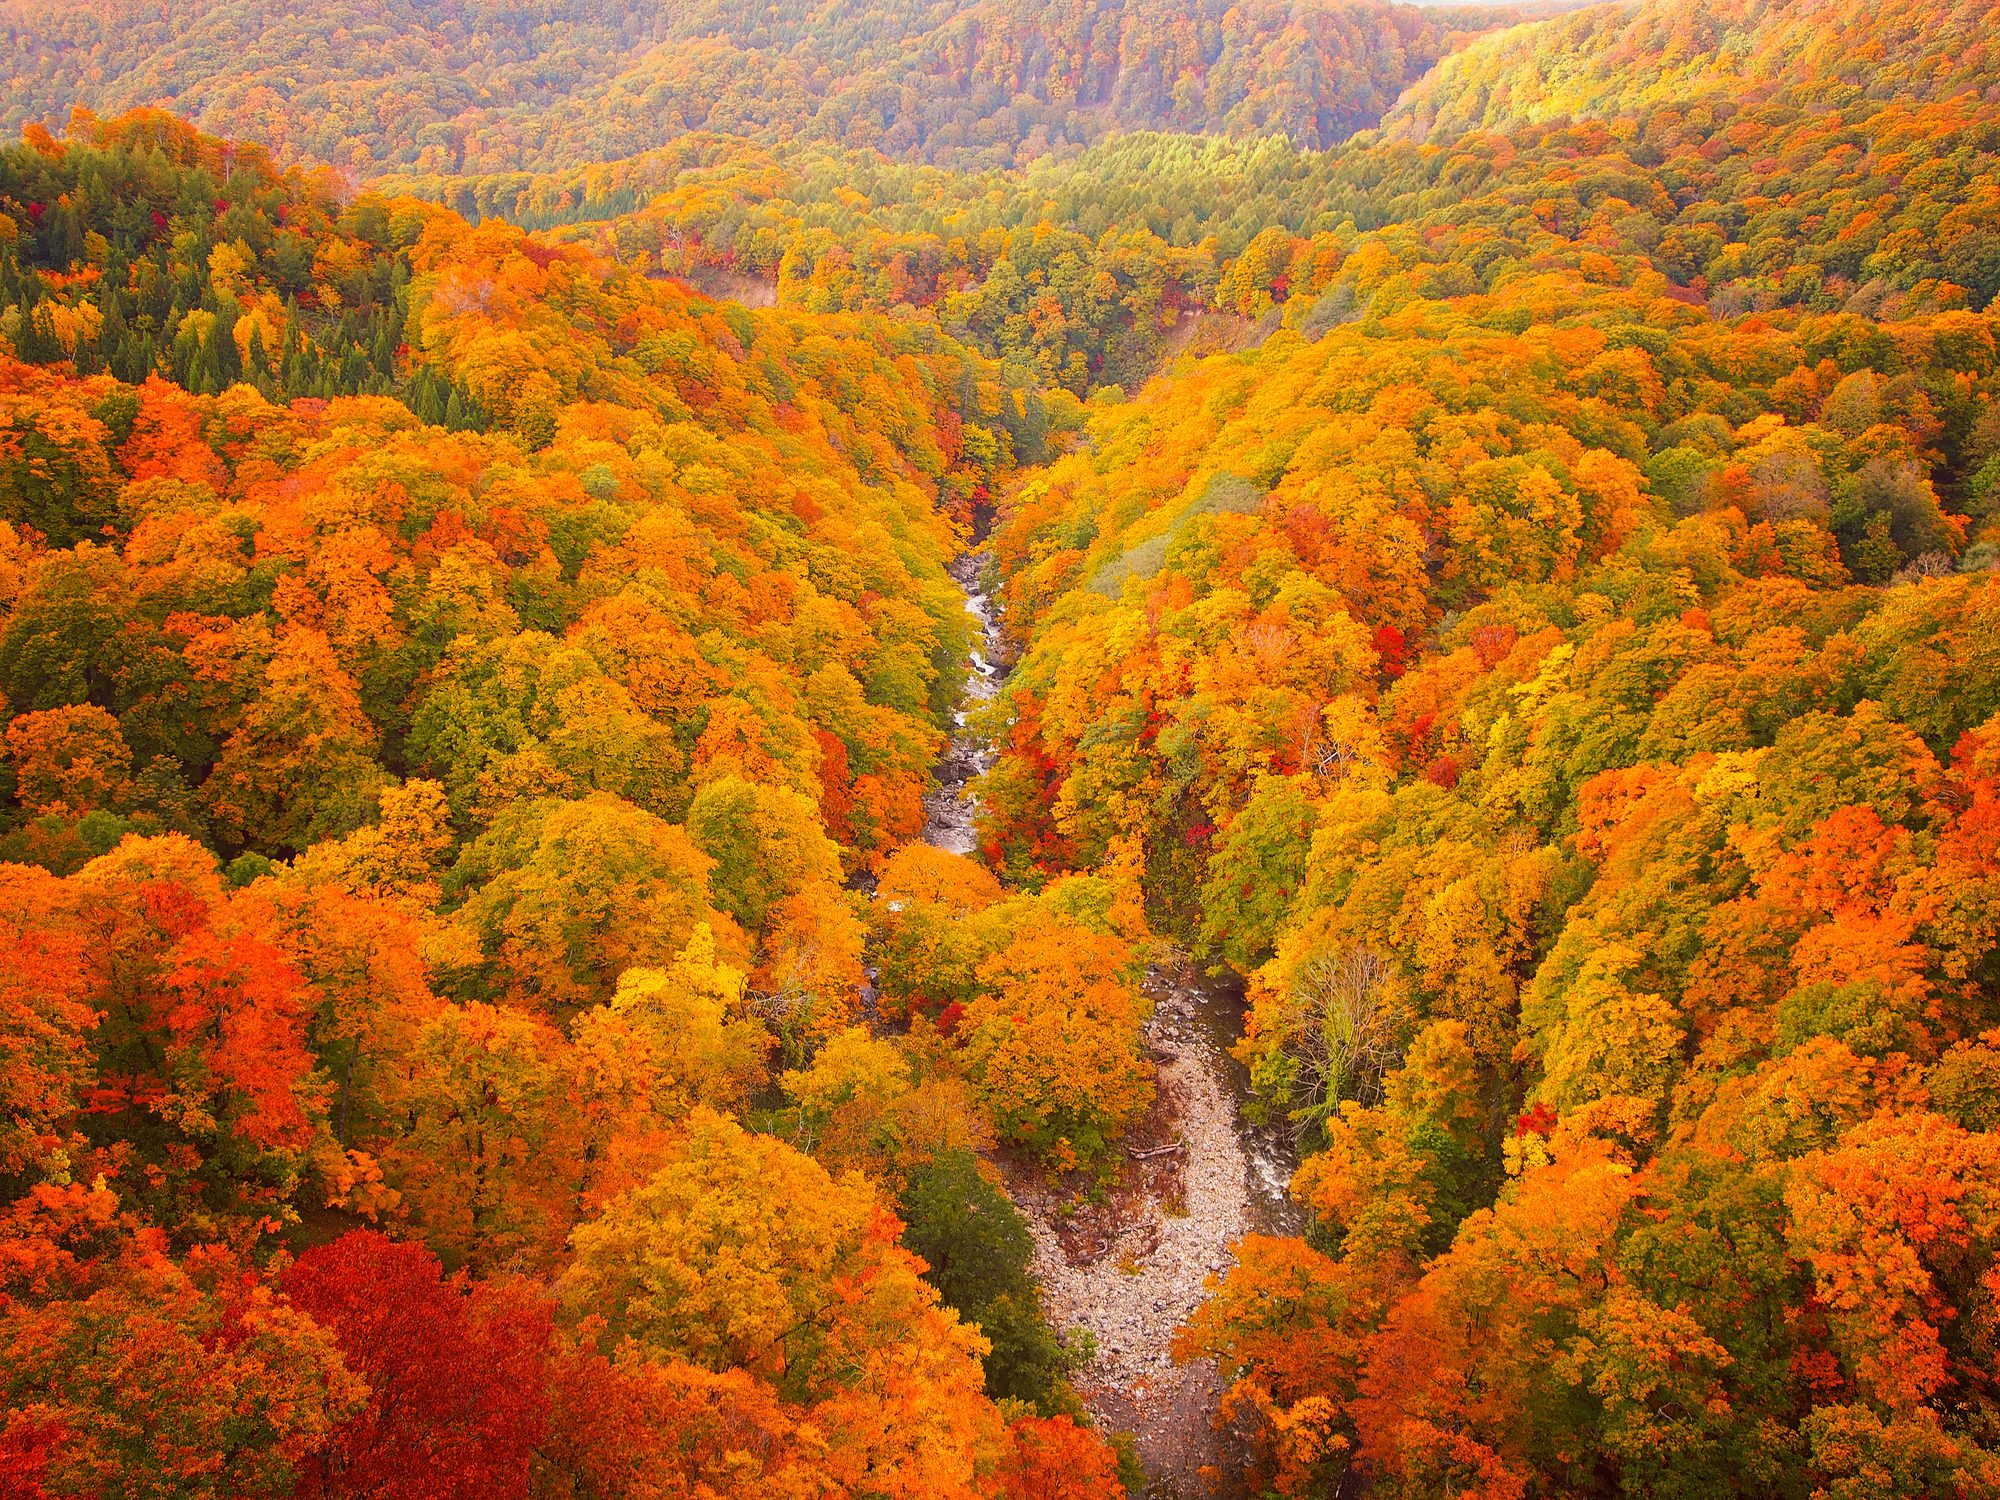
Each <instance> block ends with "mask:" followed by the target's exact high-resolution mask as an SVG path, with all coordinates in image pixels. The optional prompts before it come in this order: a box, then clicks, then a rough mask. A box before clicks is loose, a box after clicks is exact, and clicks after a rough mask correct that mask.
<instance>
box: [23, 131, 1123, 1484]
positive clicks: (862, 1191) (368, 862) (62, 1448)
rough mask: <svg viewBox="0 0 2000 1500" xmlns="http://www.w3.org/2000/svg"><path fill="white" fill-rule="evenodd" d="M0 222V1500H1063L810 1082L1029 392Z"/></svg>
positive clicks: (510, 256)
mask: <svg viewBox="0 0 2000 1500" xmlns="http://www.w3.org/2000/svg"><path fill="white" fill-rule="evenodd" d="M0 183H4V187H0V201H4V202H5V205H6V213H7V217H6V219H5V220H4V221H0V225H4V230H5V244H4V247H0V255H4V257H5V258H4V261H0V267H4V273H5V286H6V288H7V291H8V295H9V298H10V304H9V306H8V308H7V310H6V313H5V319H6V321H5V324H4V327H5V331H6V333H7V336H8V338H9V339H10V341H11V342H12V343H13V345H14V357H10V358H7V359H6V360H5V361H4V362H0V413H4V415H0V433H4V437H0V508H3V509H0V513H4V518H5V519H4V522H0V599H4V607H5V623H4V627H3V628H0V692H4V694H5V702H6V706H7V715H8V723H7V727H6V733H5V760H4V766H5V769H4V773H0V774H4V776H5V784H6V788H7V793H8V798H9V815H8V817H7V820H6V830H5V833H4V843H0V858H4V859H5V860H6V861H8V862H7V863H5V864H0V924H3V925H4V927H5V930H6V933H7V944H6V946H7V950H8V953H9V961H8V964H7V966H6V969H5V972H4V985H0V1047H4V1053H0V1056H4V1059H5V1070H4V1074H0V1100H4V1111H0V1176H3V1177H4V1180H5V1183H6V1186H7V1188H8V1190H9V1191H8V1194H7V1196H8V1201H9V1204H10V1208H9V1213H8V1218H7V1220H6V1227H5V1229H4V1231H0V1234H4V1239H5V1244H6V1246H7V1251H6V1255H5V1264H6V1269H5V1271H4V1272H0V1351H4V1352H0V1370H4V1372H5V1373H4V1375H0V1390H4V1392H5V1396H6V1401H7V1409H8V1415H7V1418H6V1423H5V1426H4V1429H0V1457H4V1466H5V1467H4V1472H6V1473H7V1475H8V1476H9V1483H10V1485H12V1486H14V1488H13V1490H12V1491H11V1492H13V1493H24V1494H31V1495H43V1494H49V1495H99V1494H109V1493H116V1494H150V1495H216V1496H224V1495H227V1496H245V1495H263V1494H290V1493H294V1492H295V1491H296V1492H297V1493H301V1494H315V1495H321V1494H328V1495H330V1494H343V1495H346V1494H352V1495H360V1494H385V1493H387V1494H399V1495H405V1494H406V1495H416V1494H424V1495H431V1494H454V1495H467V1496H471V1495H504V1494H520V1493H523V1492H524V1491H525V1488H526V1487H527V1486H528V1485H529V1484H530V1483H532V1484H533V1485H534V1487H535V1489H536V1492H537V1493H541V1494H551V1495H555V1494H561V1495H581V1494H596V1495H603V1494H641V1493H645V1494H689V1493H696V1492H699V1493H702V1494H714V1493H729V1494H740V1495H744V1496H764V1495H771V1494H779V1493H796V1494H801V1495H803V1494H823V1493H828V1492H829V1491H831V1490H841V1489H847V1490H851V1491H853V1492H857V1493H861V1492H865V1493H871V1494H891V1493H893V1494H911V1495H918V1494H922V1495H931V1494H939V1495H943V1494H968V1495H969V1494H973V1493H980V1494H992V1493H1005V1494H1010V1495H1013V1494H1019V1495H1023V1496H1027V1495H1037V1494H1042V1493H1045V1492H1046V1491H1045V1488H1044V1486H1045V1484H1046V1482H1047V1476H1048V1475H1050V1474H1054V1473H1060V1474H1063V1475H1066V1476H1078V1475H1080V1476H1081V1478H1080V1479H1078V1480H1076V1482H1078V1483H1082V1484H1084V1485H1085V1486H1086V1488H1087V1489H1088V1492H1089V1493H1091V1494H1093V1495H1096V1494H1102V1493H1107V1492H1108V1489H1107V1487H1109V1486H1111V1484H1112V1480H1111V1478H1110V1475H1111V1472H1112V1470H1111V1459H1110V1458H1109V1456H1108V1455H1107V1453H1106V1451H1105V1450H1104V1448H1103V1447H1102V1446H1101V1444H1100V1443H1099V1441H1098V1440H1097V1439H1096V1438H1095V1437H1092V1436H1088V1435H1086V1434H1085V1433H1084V1432H1083V1431H1082V1430H1081V1429H1079V1428H1077V1427H1076V1426H1075V1425H1074V1424H1073V1423H1072V1422H1071V1419H1070V1416H1069V1415H1068V1413H1070V1412H1072V1411H1074V1410H1075V1409H1076V1408H1075V1403H1074V1399H1073V1398H1072V1397H1070V1396H1069V1395H1068V1394H1067V1387H1066V1385H1065V1384H1064V1380H1063V1373H1064V1369H1065V1366H1066V1361H1067V1358H1068V1356H1067V1355H1066V1354H1065V1352H1064V1350H1063V1349H1062V1348H1061V1347H1060V1346H1059V1345H1057V1344H1056V1343H1055V1341H1054V1339H1053V1338H1052V1336H1051V1335H1050V1333H1049V1331H1048V1329H1047V1328H1046V1326H1045V1325H1044V1324H1043V1323H1042V1322H1041V1320H1040V1317H1039V1314H1038V1313H1037V1311H1036V1306H1035V1297H1034V1291H1033V1288H1032V1285H1031V1284H1030V1283H1028V1282H1027V1280H1026V1278H1025V1272H1024V1270H1023V1262H1024V1259H1025V1254H1026V1251H1025V1249H1024V1248H1022V1247H1020V1246H1017V1245H1016V1244H1015V1242H1014V1241H1012V1240H1009V1239H1007V1238H1005V1237H1004V1236H1003V1237H1002V1238H1001V1239H999V1240H998V1241H994V1242H992V1243H990V1244H986V1242H985V1241H981V1243H982V1244H984V1245H985V1246H986V1248H985V1250H984V1259H982V1260H980V1261H979V1262H978V1267H977V1270H976V1271H973V1272H961V1273H960V1274H958V1275H957V1276H956V1277H955V1278H953V1277H949V1276H947V1275H946V1274H945V1272H946V1270H947V1269H949V1267H950V1266H951V1259H950V1251H951V1248H952V1247H953V1246H954V1245H955V1244H957V1243H958V1241H959V1239H960V1238H962V1236H963V1229H962V1227H961V1226H962V1225H963V1223H964V1222H965V1219H966V1216H967V1215H968V1214H973V1213H982V1212H983V1213H984V1214H985V1215H986V1218H985V1219H984V1220H981V1221H980V1223H981V1224H982V1225H983V1224H985V1223H988V1222H994V1217H993V1216H994V1215H1000V1216H1001V1218H1000V1219H999V1220H998V1221H997V1222H998V1224H999V1226H1000V1228H1001V1229H1004V1228H1005V1227H1006V1224H1007V1223H1008V1222H1009V1220H1008V1219H1007V1218H1006V1217H1005V1216H1006V1215H1008V1214H1011V1210H1010V1209H1008V1208H1007V1206H1006V1204H1005V1200H1004V1199H1000V1198H998V1197H997V1195H996V1194H995V1192H994V1190H993V1189H992V1188H991V1187H990V1186H988V1185H987V1184H986V1183H985V1181H984V1180H983V1179H982V1178H981V1176H980V1175H979V1174H978V1172H977V1171H976V1170H974V1168H973V1161H974V1158H973V1157H972V1155H971V1153H972V1150H973V1149H974V1148H975V1147H977V1146H978V1145H980V1144H981V1143H982V1142H984V1141H986V1140H988V1139H990V1131H991V1127H990V1126H989V1124H988V1123H987V1115H986V1113H984V1112H983V1111H982V1109H981V1106H980V1101H978V1100H975V1098H974V1096H973V1094H972V1092H971V1091H970V1089H969V1087H968V1085H967V1083H966V1082H965V1081H964V1078H963V1076H962V1073H961V1071H960V1070H959V1069H958V1068H957V1067H955V1066H947V1065H945V1064H944V1062H943V1061H942V1059H941V1058H940V1057H939V1056H938V1055H936V1049H935V1043H934V1042H933V1043H924V1042H923V1041H922V1040H921V1038H919V1039H917V1040H914V1041H912V1042H911V1043H909V1044H908V1045H907V1046H905V1045H896V1044H892V1043H890V1042H888V1041H876V1040H874V1039H872V1038H871V1037H870V1036H869V1035H868V1033H867V1032H865V1031H863V1030H860V1029H857V1028H856V1026H855V1022H856V1021H857V1019H859V994H860V985H861V980H862V956H863V943H864V929H863V922H862V920H861V913H860V912H859V911H858V910H857V908H856V906H855V904H854V902H853V900H852V898H851V897H850V895H849V893H848V891H847V889H846V885H847V881H848V878H849V876H850V875H851V874H853V873H854V872H857V871H862V870H867V869H871V868H876V867H880V866H881V864H882V862H883V860H884V859H885V857H886V856H887V855H888V854H889V853H890V851H891V850H893V849H894V848H895V847H896V846H897V845H899V844H901V843H902V842H903V841H905V840H907V839H908V838H909V837H910V836H911V835H912V834H913V833H915V832H916V830H917V828H918V827H919V825H920V824H921V822H922V819H923V810H922V804H921V800H920V798H921V794H922V792H923V789H924V787H925V786H926V784H927V782H928V778H929V774H930V767H931V764H932V762H933V761H934V760H935V759H936V756H937V751H938V746H939V745H940V743H941V741H942V734H941V726H942V725H944V724H945V723H947V722H948V720H949V710H950V708H951V705H952V704H953V702H954V701H955V699H956V697H957V691H958V689H957V684H958V681H959V679H960V677H961V676H962V674H963V671H964V642H965V637H966V626H965V623H964V622H965V615H964V612H963V609H962V598H961V596H960V595H959V594H958V592H957V591H956V590H955V589H954V588H953V586H952V585H951V584H950V582H949V580H948V579H947V578H946V577H945V573H944V566H945V563H946V562H947V560H948V559H949V558H950V556H951V555H952V553H953V552H954V550H955V549H956V548H957V546H958V545H959V541H960V538H961V537H962V535H963V531H964V525H965V517H966V516H967V515H968V514H969V512H970V509H971V507H972V506H973V504H974V503H975V502H977V501H979V500H981V499H983V498H984V497H985V496H986V495H987V493H988V492H989V490H990V488H991V487H992V486H993V485H994V484H995V483H996V482H997V481H999V480H1000V479H1001V478H1002V477H1003V476H1004V475H1005V474H1006V473H1007V472H1008V471H1009V469H1010V468H1011V465H1012V457H1011V455H1012V453H1013V451H1014V443H1015V441H1016V439H1017V438H1025V437H1026V436H1027V428H1026V427H1024V426H1023V422H1024V420H1025V418H1024V416H1023V412H1024V401H1023V398H1022V393H1020V392H1017V391H1010V390H1007V389H1005V388H1003V387H1001V386H1000V385H999V384H998V383H997V382H996V380H995V378H994V372H993V371H992V370H991V369H990V367H988V366H987V365H985V364H984V363H983V362H982V361H980V360H979V359H978V358H977V357H976V356H973V355H971V354H968V353H966V352H965V351H963V350H962V349H960V348H958V347H957V346H955V345H954V344H952V343H951V342H950V341H948V340H946V339H944V338H942V337H940V336H938V335H937V334H935V333H934V332H930V331H926V330H924V329H922V328H915V327H910V326H907V325H895V324H890V323H886V322H883V321H880V320H869V319H827V318H818V319H812V320H809V321H808V320H805V319H803V318H801V317H800V316H799V315H794V314H791V313H784V312H778V313H766V314H751V313H748V312H746V311H744V310H743V309H742V308H740V307H725V306H719V305H716V304H713V303H708V302H704V301H701V300H700V299H696V298H692V297H689V296H687V295H686V294H684V293H682V292H680V291H679V290H678V289H675V288H671V287H661V286H659V285H657V284H653V283H648V282H645V281H643V280H640V279H638V278H636V277H633V276H631V275H629V274H627V273H625V272H622V271H620V270H619V269H618V268H616V267H614V266H610V265H607V264H605V263H603V262H600V261H596V260H593V259H592V258H590V257H589V256H587V255H585V254H583V253H582V252H578V251H563V250H554V249H549V248H546V247H543V246H540V245H537V244H535V243H534V242H532V241H530V240H528V239H527V238H526V237H525V236H524V235H523V234H522V233H521V232H520V231H519V230H516V229H512V228H509V227H506V226H488V227H484V228H473V227H472V226H470V225H467V224H466V223H465V222H464V221H462V220H460V219H458V218H456V217H455V216H453V215H451V214H449V213H447V212H444V211H441V210H437V209H434V208H429V207H426V206H424V205H420V204H416V203H414V202H411V201H408V200H403V201H384V200H380V199H373V198H363V199H360V200H356V201H351V202H335V201H334V200H332V199H330V198H328V197H326V196H325V194H324V193H323V191H321V190H320V189H319V188H318V187H316V186H314V185H313V184H312V183H311V182H308V181H307V180H305V179H303V178H299V177H296V176H291V177H287V176H280V175H278V174H276V173H274V172H272V171H271V170H270V169H269V168H268V167H267V166H265V165H264V163H263V161H262V158H261V157H260V156H259V155H258V154H257V153H256V152H255V151H253V150H250V149H247V148H246V149H239V148H236V147H232V146H227V145H225V144H223V143H221V142H218V141H214V140H210V139H207V138H204V137H200V136H197V135H195V134H193V133H192V132H191V131H190V130H189V129H188V128H187V127H185V126H182V125H179V124H177V123H175V122H173V121H171V120H169V119H167V118H166V117H164V116H160V115H146V116H135V117H132V118H130V119H126V120H124V121H121V122H119V123H117V124H115V125H107V126H103V127H96V128H93V129H91V130H89V131H87V132H86V133H84V134H83V135H82V136H80V137H77V138H72V139H70V140H67V141H60V142H59V141H54V140H51V139H49V138H48V137H46V136H45V135H44V136H38V137H33V138H31V139H30V141H29V142H28V143H27V144H26V145H24V146H21V147H18V148H13V149H12V150H10V151H9V152H8V153H6V155H5V158H4V162H3V163H0ZM24 360H32V361H35V362H34V363H24V362H23V361H24ZM399 397H400V398H401V399H398V398H399ZM1036 400H1037V401H1038V400H1039V398H1036ZM427 422H428V423H430V424H432V425H428V426H427V425H426V423H427ZM440 422H442V424H443V425H438V424H439V423H440ZM453 429H457V430H453ZM996 895H997V892H996ZM1023 904H1025V905H1026V906H1027V907H1028V908H1030V909H1037V910H1038V909H1039V908H1038V906H1037V903H1035V902H1033V901H1032V900H1028V901H1025V903H1022V902H1017V903H1016V906H1015V909H1014V915H1013V921H1014V922H1016V923H1018V922H1019V921H1020V920H1021V907H1022V905H1023ZM1037 920H1038V921H1039V922H1040V923H1041V926H1040V927H1039V928H1038V929H1037V930H1038V931H1041V932H1043V933H1054V934H1061V933H1063V932H1067V931H1070V930H1071V929H1072V928H1076V929H1077V930H1078V932H1079V937H1078V941H1080V942H1081V941H1084V940H1085V938H1086V937H1088V941H1090V942H1092V943H1095V944H1096V946H1095V947H1094V948H1091V949H1090V950H1089V952H1090V953H1091V955H1092V956H1093V957H1095V958H1096V959H1097V961H1099V962H1103V961H1104V954H1105V953H1106V952H1111V953H1112V955H1113V958H1114V960H1115V959H1116V949H1117V942H1116V939H1114V938H1113V937H1111V936H1109V935H1106V936H1103V937H1096V936H1092V935H1088V934H1084V933H1083V931H1082V929H1081V928H1077V924H1078V923H1079V922H1082V921H1087V920H1101V919H1100V918H1094V917H1091V916H1090V915H1089V909H1088V908H1087V907H1086V908H1085V909H1084V910H1083V914H1082V915H1080V916H1071V917H1064V916H1062V915H1060V914H1059V913H1056V912H1055V911H1053V910H1051V912H1050V914H1049V915H1048V916H1046V917H1041V918H1038V919H1037ZM1118 961H1121V962H1122V960H1118ZM1105 983H1106V984H1108V985H1110V986H1111V987H1112V989H1113V991H1114V992H1116V989H1117V983H1118V981H1117V980H1116V977H1115V976H1108V977H1107V979H1106V980H1105ZM753 1104H754V1105H755V1106H756V1108H757V1109H758V1111H760V1113H758V1114H757V1115H756V1117H755V1118H756V1120H757V1121H758V1122H759V1123H760V1125H761V1126H762V1128H763V1131H764V1133H755V1134H753V1133H748V1132H746V1130H745V1129H744V1127H743V1125H742V1124H740V1123H738V1121H739V1118H748V1117H749V1111H750V1109H751V1107H752V1105H753ZM808 1148H810V1149H812V1150H815V1151H817V1156H816V1157H815V1156H814V1155H809V1154H807V1150H808ZM864 1171H865V1172H866V1173H867V1175H866V1176H865V1177H864V1176H863V1175H862V1174H863V1172H864ZM898 1205H900V1206H901V1211H902V1214H903V1218H902V1219H900V1220H899V1219H898V1218H897V1217H895V1216H894V1213H893V1212H892V1210H893V1209H895V1208H896V1207H897V1206H898ZM802 1206H804V1208H805V1209H806V1210H807V1211H801V1207H802ZM780 1208H782V1209H783V1210H784V1212H783V1214H782V1215H779V1214H777V1212H776V1210H778V1209H780ZM1013 1222H1016V1223H1017V1222H1018V1221H1013ZM906 1224H907V1226H908V1229H907V1232H908V1234H909V1235H910V1236H911V1238H912V1241H913V1242H914V1243H920V1244H923V1245H925V1246H926V1247H927V1249H928V1251H929V1255H928V1268H929V1269H930V1271H931V1280H929V1281H926V1280H924V1279H922V1275H921V1273H923V1272H925V1271H926V1269H927V1262H926V1261H925V1260H919V1259H917V1258H916V1257H915V1255H913V1254H912V1253H910V1252H909V1251H908V1250H906V1249H905V1248H903V1246H902V1245H901V1244H899V1237H901V1236H902V1235H903V1234H904V1233H905V1225H906ZM382 1230H392V1231H393V1233H394V1236H395V1237H394V1238H390V1237H387V1236H385V1235H384V1234H383V1233H382V1232H381V1231H382ZM1016 1233H1017V1234H1018V1233H1020V1231H1018V1230H1017V1231H1016ZM663 1287H672V1288H674V1289H676V1290H675V1291H674V1293H673V1294H672V1295H670V1296H668V1295H664V1294H663V1292H662V1290H661V1289H662V1288H663ZM941 1291H942V1292H943V1293H946V1294H949V1295H950V1296H951V1297H953V1298H955V1299H956V1300H955V1301H953V1302H947V1301H945V1300H942V1299H941ZM960 1311H963V1312H964V1313H965V1315H966V1318H967V1319H970V1318H971V1317H972V1316H973V1315H975V1314H976V1315H977V1316H978V1318H979V1319H980V1321H979V1323H977V1324H975V1323H972V1322H970V1321H965V1320H962V1319H961V1317H960ZM982 1327H984V1328H985V1329H986V1330H988V1331H987V1332H985V1333H982V1332H981V1331H980V1329H981V1328H982ZM996 1349H997V1350H998V1352H993V1351H995V1350H996ZM988 1391H990V1392H991V1395H992V1397H1005V1398H1007V1399H1008V1400H1009V1401H1010V1402H1012V1403H1014V1404H1011V1405H1007V1406H1005V1407H1002V1406H999V1405H996V1404H995V1402H994V1400H993V1399H991V1398H990V1397H989V1395H988V1394H987V1392H988ZM1038 1413H1039V1414H1038ZM864 1476H873V1477H872V1478H864ZM384 1485H387V1486H388V1488H387V1489H384V1488H383V1487H382V1486H384ZM23 1486H25V1488H23ZM697 1486H699V1487H700V1488H699V1489H698V1490H697V1488H696V1487H697Z"/></svg>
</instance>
